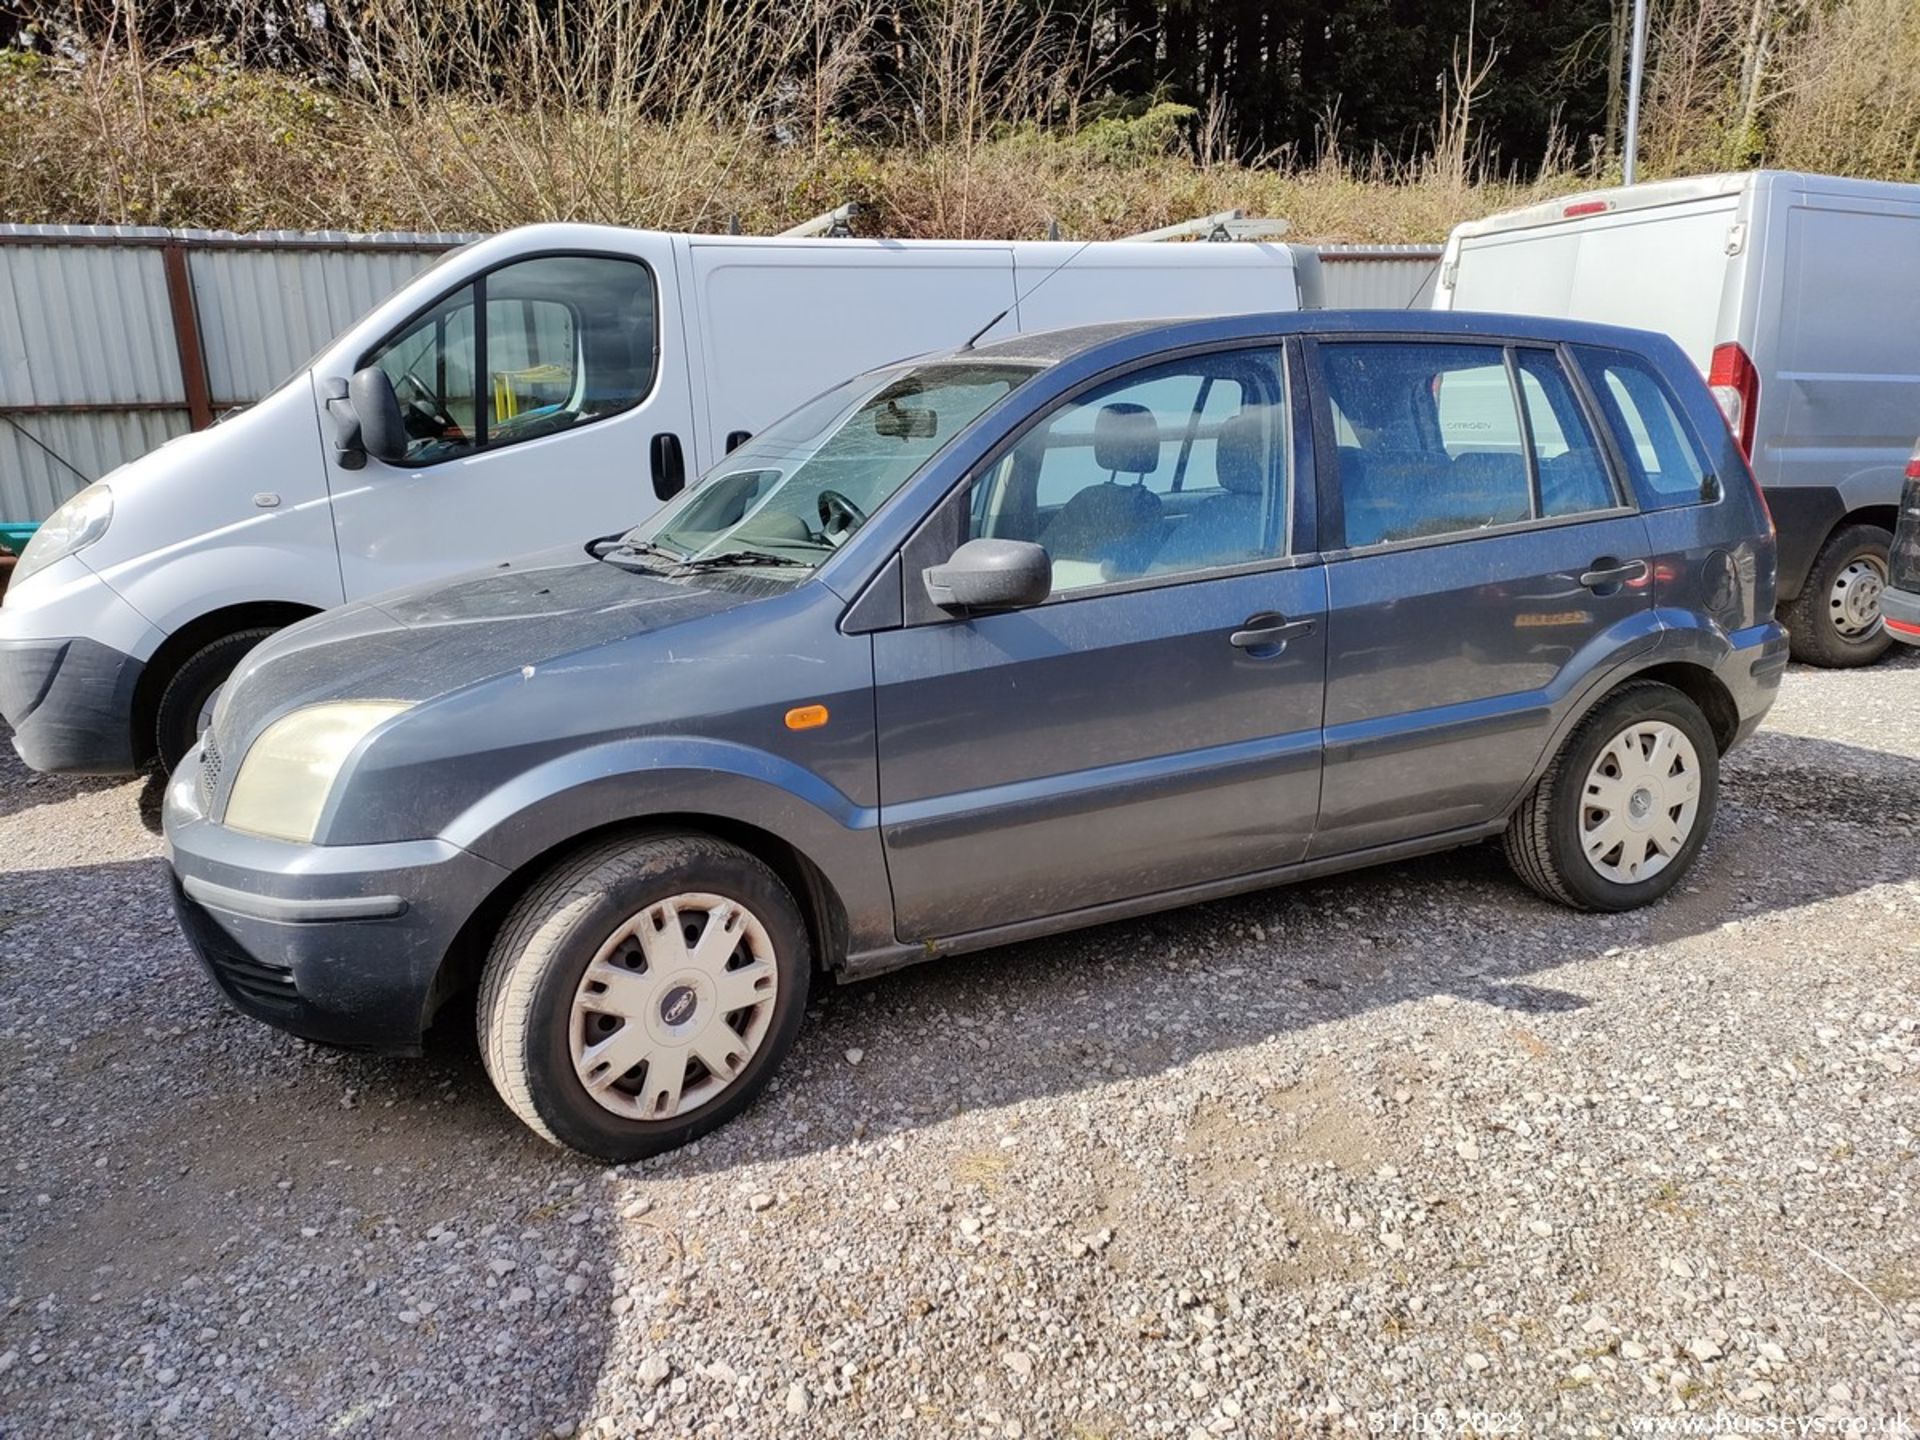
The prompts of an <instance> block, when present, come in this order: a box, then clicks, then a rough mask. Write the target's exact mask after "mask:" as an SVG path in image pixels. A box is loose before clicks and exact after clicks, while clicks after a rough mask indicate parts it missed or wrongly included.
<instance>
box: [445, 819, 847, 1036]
mask: <svg viewBox="0 0 1920 1440" xmlns="http://www.w3.org/2000/svg"><path fill="white" fill-rule="evenodd" d="M662 835H705V836H709V837H711V838H712V839H715V840H722V841H725V842H726V843H728V844H730V845H735V846H738V847H739V848H740V849H742V850H744V851H746V852H747V853H748V854H749V855H751V856H753V857H754V858H755V859H757V860H759V861H761V862H762V863H764V864H765V865H766V866H767V867H768V868H769V869H770V870H772V871H773V873H774V874H775V875H777V876H779V877H780V883H781V884H783V885H785V886H786V887H787V890H788V891H789V892H790V893H791V894H792V896H793V898H794V902H795V903H796V904H797V905H798V906H799V907H800V917H801V919H802V921H803V922H804V923H805V924H806V927H807V942H808V944H809V945H810V946H811V947H812V950H813V958H814V969H815V971H816V972H826V971H830V970H833V969H835V968H837V966H838V964H839V961H840V959H841V958H843V957H844V956H845V954H846V951H847V939H848V934H849V929H850V927H849V924H848V920H847V908H846V903H845V901H844V900H843V899H842V898H841V896H840V893H839V891H838V890H837V889H836V888H835V887H834V884H833V882H832V881H831V880H829V879H828V878H827V876H826V874H825V873H824V872H823V871H822V870H821V869H820V867H819V866H818V865H816V864H814V863H813V861H811V860H809V859H808V858H807V857H806V855H805V854H804V853H803V852H802V851H801V850H800V848H799V847H798V846H796V845H794V844H793V843H792V842H791V841H789V840H786V839H783V838H782V837H781V836H779V835H776V834H774V833H773V832H772V831H771V830H766V829H763V828H761V827H760V826H758V825H754V824H751V823H749V822H746V821H743V820H737V819H733V818H731V817H728V816H721V815H708V814H699V813H692V812H680V813H667V814H660V815H648V816H645V817H643V818H635V819H626V820H613V821H609V822H607V823H606V824H602V825H597V826H594V827H593V828H592V829H589V830H583V831H581V832H580V833H579V834H577V835H572V836H569V837H568V838H567V839H565V840H561V841H558V842H557V843H555V844H553V845H550V846H548V847H547V848H546V849H545V850H543V851H541V852H540V853H539V854H537V855H534V856H533V857H531V858H530V859H528V860H527V861H526V862H525V863H523V864H522V865H520V866H519V867H518V868H516V869H515V870H514V871H513V872H512V873H511V874H509V875H508V876H507V877H506V878H505V879H504V880H502V881H501V882H500V883H499V884H498V885H496V886H495V887H494V889H493V890H492V892H491V893H490V894H489V895H488V896H487V898H486V899H485V900H483V901H481V902H480V904H479V906H477V907H476V908H475V910H474V912H473V914H472V915H470V916H468V917H467V921H466V923H465V924H464V925H462V926H461V927H460V930H459V933H458V934H456V935H455V936H454V940H453V943H452V944H451V945H449V946H448V947H447V953H446V955H445V956H444V957H443V958H442V959H441V962H440V966H439V969H438V970H437V971H436V972H435V974H434V979H433V985H432V987H431V988H430V989H429V991H428V994H427V1001H426V1007H425V1010H424V1013H423V1014H422V1015H421V1029H422V1030H425V1029H426V1027H427V1026H428V1025H429V1024H431V1023H432V1021H433V1017H434V1016H435V1015H436V1014H437V1013H438V1012H439V1011H440V1010H441V1009H442V1007H444V1006H445V1005H446V1003H447V1002H448V1001H449V1000H451V999H453V998H454V997H455V996H457V995H460V994H461V993H463V992H465V991H468V990H471V989H472V988H473V987H474V985H475V984H476V983H477V982H478V980H479V978H480V972H481V969H482V968H483V967H484V965H485V964H486V959H487V949H488V946H489V945H490V944H491V943H492V940H493V937H494V935H495V934H496V933H497V932H498V931H499V929H500V926H501V925H502V923H504V921H505V919H506V916H507V913H508V912H509V911H511V910H512V909H513V907H514V905H516V904H517V903H518V902H519V900H520V898H521V897H522V896H523V895H525V894H526V893H527V892H528V891H529V890H530V889H532V888H533V887H534V886H535V885H536V884H538V883H539V881H540V880H541V878H542V877H543V876H545V875H547V874H548V873H550V872H551V871H552V870H553V868H554V867H555V866H556V865H560V864H563V863H564V862H565V861H566V860H567V859H568V858H569V857H570V856H572V855H575V854H578V853H579V852H580V851H582V850H585V849H588V848H590V847H592V846H595V845H603V844H605V843H606V842H607V841H609V840H613V839H617V838H627V839H631V840H635V841H639V840H646V839H651V838H654V837H658V836H662Z"/></svg>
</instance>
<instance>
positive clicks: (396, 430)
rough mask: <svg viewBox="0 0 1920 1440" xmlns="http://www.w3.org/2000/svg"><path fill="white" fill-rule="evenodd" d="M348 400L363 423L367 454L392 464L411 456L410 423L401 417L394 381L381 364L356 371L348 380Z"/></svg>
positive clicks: (361, 428) (363, 436)
mask: <svg viewBox="0 0 1920 1440" xmlns="http://www.w3.org/2000/svg"><path fill="white" fill-rule="evenodd" d="M347 400H348V403H350V404H351V405H352V406H353V414H354V418H355V419H357V420H358V421H359V422H360V444H361V446H362V447H363V448H364V449H365V450H366V452H367V454H369V455H371V456H373V457H374V458H375V459H376V460H384V461H386V462H387V464H389V465H398V464H399V463H400V462H401V461H402V460H405V459H406V458H407V442H408V435H407V423H406V421H405V420H403V419H402V418H401V416H400V397H399V396H398V395H395V394H394V393H393V381H392V380H391V379H389V378H388V376H387V372H386V371H384V370H382V369H381V368H380V367H379V366H377V365H369V366H368V367H367V368H366V369H364V370H356V371H355V372H354V375H353V379H351V380H349V381H348V382H347Z"/></svg>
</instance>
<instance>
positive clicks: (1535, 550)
mask: <svg viewBox="0 0 1920 1440" xmlns="http://www.w3.org/2000/svg"><path fill="white" fill-rule="evenodd" d="M1310 348H1311V350H1312V353H1313V362H1314V369H1313V376H1314V391H1315V413H1316V424H1317V426H1318V427H1319V428H1318V434H1319V436H1320V438H1321V440H1322V447H1323V451H1324V452H1326V453H1330V454H1331V456H1332V459H1333V463H1332V464H1331V465H1326V466H1323V468H1322V474H1323V476H1324V481H1323V490H1322V495H1321V500H1322V504H1321V518H1322V526H1323V531H1322V540H1323V544H1325V545H1326V546H1327V547H1329V549H1330V551H1331V552H1332V553H1330V554H1329V555H1328V560H1327V565H1326V576H1327V592H1328V616H1327V646H1328V653H1327V710H1326V772H1325V779H1324V786H1323V797H1322V801H1321V809H1320V818H1319V824H1318V827H1317V831H1316V834H1315V836H1314V840H1313V844H1312V850H1311V853H1312V854H1313V855H1314V856H1315V857H1319V856H1325V855H1335V854H1341V853H1344V852H1348V851H1354V850H1362V849H1366V848H1368V847H1371V846H1377V845H1387V844H1391V843H1393V842H1395V841H1400V840H1407V839H1412V838H1417V837H1424V836H1429V835H1438V834H1443V833H1446V832H1448V831H1455V830H1462V829H1467V828H1470V827H1472V826H1475V825H1480V824H1483V823H1486V822H1488V821H1490V820H1493V819H1497V818H1498V817H1499V816H1500V815H1501V814H1502V813H1504V811H1505V809H1506V808H1507V806H1508V805H1509V804H1510V803H1511V802H1512V801H1513V799H1514V798H1515V796H1516V795H1517V794H1518V793H1519V791H1520V788H1521V787H1522V786H1523V785H1524V784H1525V782H1526V780H1527V778H1528V777H1529V776H1530V775H1531V773H1532V772H1533V769H1534V766H1535V764H1536V762H1537V761H1538V760H1539V758H1540V756H1541V753H1542V751H1543V749H1544V747H1545V745H1546V743H1547V739H1548V736H1549V734H1550V733H1551V730H1552V727H1553V724H1554V722H1555V720H1556V719H1557V718H1558V717H1559V716H1560V715H1562V714H1564V713H1565V708H1566V706H1567V705H1568V704H1569V703H1570V701H1571V700H1572V699H1573V698H1575V697H1576V696H1577V694H1578V693H1580V687H1582V686H1583V685H1584V684H1585V683H1587V682H1588V681H1590V680H1591V679H1593V678H1594V675H1595V673H1596V670H1597V669H1604V668H1606V667H1608V666H1610V665H1613V664H1616V663H1618V660H1619V659H1620V657H1621V656H1623V655H1625V654H1631V653H1634V652H1636V651H1637V650H1639V649H1642V648H1646V647H1649V646H1651V645H1652V644H1653V642H1654V639H1655V638H1656V636H1657V633H1658V622H1657V621H1656V619H1655V618H1654V615H1653V609H1652V587H1651V585H1650V583H1649V579H1650V567H1649V564H1648V555H1649V540H1648V536H1647V530H1646V526H1645V523H1644V521H1643V520H1642V518H1641V516H1640V514H1639V513H1638V512H1637V510H1636V509H1635V508H1634V506H1633V503H1632V499H1631V497H1632V493H1633V492H1632V489H1631V487H1630V486H1629V485H1627V484H1626V483H1624V477H1621V476H1619V475H1616V474H1615V473H1614V472H1613V470H1612V468H1611V466H1610V465H1609V463H1608V460H1607V457H1606V454H1605V452H1604V451H1603V449H1602V447H1601V446H1600V444H1599V443H1598V441H1597V440H1596V438H1595V436H1596V434H1597V433H1598V431H1597V427H1596V426H1595V424H1594V422H1593V418H1592V414H1591V408H1590V399H1589V397H1588V396H1587V395H1586V393H1585V392H1584V391H1583V390H1582V389H1581V387H1580V385H1579V383H1578V382H1577V381H1576V380H1575V379H1574V377H1573V376H1572V374H1571V372H1570V370H1569V367H1568V366H1567V365H1566V363H1565V361H1564V359H1563V357H1562V355H1561V354H1560V352H1559V351H1558V350H1557V349H1556V348H1555V347H1552V346H1543V345H1537V344H1500V343H1463V342H1459V341H1456V340H1452V339H1447V340H1435V339H1421V338H1385V337H1380V338H1374V337H1365V336H1361V337H1355V338H1353V339H1351V340H1349V339H1341V340H1337V341H1336V340H1332V339H1327V340H1323V341H1320V342H1318V343H1316V344H1315V345H1313V346H1312V347H1310ZM1333 547H1340V548H1338V549H1337V550H1335V549H1333Z"/></svg>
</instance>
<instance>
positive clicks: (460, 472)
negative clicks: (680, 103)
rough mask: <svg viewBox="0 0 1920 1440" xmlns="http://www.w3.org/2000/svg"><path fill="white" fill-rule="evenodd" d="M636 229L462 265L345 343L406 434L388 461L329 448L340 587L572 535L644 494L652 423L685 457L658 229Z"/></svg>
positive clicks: (585, 532) (373, 586) (625, 511)
mask: <svg viewBox="0 0 1920 1440" xmlns="http://www.w3.org/2000/svg"><path fill="white" fill-rule="evenodd" d="M637 243H638V244H639V245H640V248H641V249H642V250H643V251H646V250H648V247H651V251H650V252H649V253H645V254H640V253H632V254H629V253H621V254H615V253H605V254H586V253H574V252H568V253H551V254H539V255H529V256H525V257H522V258H519V259H516V260H512V261H509V262H507V263H505V264H502V265H499V266H496V267H494V268H493V269H491V270H489V271H487V272H485V273H484V274H481V275H478V276H469V277H468V278H466V279H465V280H463V281H461V282H460V283H459V284H458V285H456V286H454V287H452V288H451V289H450V290H448V291H447V293H445V294H443V295H442V296H440V297H439V298H438V299H437V300H436V301H435V302H434V303H433V304H432V305H430V306H428V307H427V308H426V309H425V310H424V311H422V312H421V313H419V314H417V315H415V316H413V317H412V318H411V319H409V320H407V321H406V322H404V323H403V324H401V325H400V326H399V327H398V328H397V329H396V330H395V331H394V332H393V333H392V334H390V335H388V336H387V337H386V338H385V339H384V340H382V341H381V342H380V343H379V344H377V345H375V346H374V347H372V349H371V350H369V351H368V353H366V354H365V355H363V356H361V357H360V358H359V360H358V361H357V364H358V365H359V366H362V367H364V366H376V367H378V368H380V369H382V370H384V371H385V372H386V373H387V377H388V379H389V381H390V382H391V383H392V384H393V386H394V390H395V392H396V396H397V398H398V399H399V402H400V407H401V414H402V417H403V419H404V421H405V424H406V427H407V431H408V435H409V437H410V443H409V446H408V452H407V455H406V458H405V459H404V460H402V461H401V462H400V463H398V464H388V463H386V462H385V461H382V460H380V459H378V458H376V457H374V456H367V457H366V458H365V463H364V464H362V465H360V466H358V467H357V468H348V466H347V465H345V464H343V463H342V457H341V456H340V455H339V453H338V452H331V453H330V456H329V460H328V471H327V483H328V488H329V490H330V493H331V498H332V509H333V517H334V532H335V536H336V538H337V540H338V542H339V547H340V570H341V579H342V582H343V584H344V586H345V590H346V594H347V597H348V598H349V599H352V598H354V597H355V596H358V595H363V594H366V593H368V592H370V591H375V590H384V589H388V588H390V587H393V586H397V585H402V584H407V583H411V582H413V581H417V580H424V579H428V578H431V577H433V576H436V575H442V574H448V573H451V572H454V571H458V570H462V569H466V568H469V567H471V566H475V565H481V564H485V563H487V562H489V561H493V560H499V559H503V558H505V557H506V556H508V555H513V554H517V553H520V552H522V551H528V550H536V549H540V548H543V547H545V546H550V545H560V544H577V543H579V542H581V541H583V540H585V539H587V538H589V537H591V536H594V535H601V534H605V533H607V532H609V531H612V530H618V529H622V528H624V527H626V526H628V525H631V524H633V523H634V522H635V521H638V520H640V519H642V518H643V517H645V516H646V515H647V514H648V513H649V512H650V511H651V510H653V508H654V507H655V506H656V505H658V504H659V503H660V500H661V499H662V498H664V496H663V495H661V494H660V493H659V491H658V488H657V487H656V485H655V483H654V476H653V473H652V467H651V464H650V459H651V455H652V453H653V448H654V447H653V441H654V437H655V436H666V437H671V443H672V445H673V446H677V447H678V448H679V451H680V454H681V455H682V456H683V457H684V456H687V455H688V454H689V453H690V452H689V451H688V450H687V448H686V447H687V446H688V445H689V443H690V442H691V439H692V427H691V409H690V404H689V400H688V382H687V370H686V361H685V358H684V355H683V354H682V351H681V347H680V345H679V344H678V343H676V340H675V337H678V336H679V335H680V333H681V322H680V316H679V313H678V307H677V305H676V303H675V295H674V290H673V287H672V277H673V274H674V270H673V266H672V263H671V251H670V245H671V241H670V240H669V238H668V237H665V236H659V237H641V238H640V240H639V241H638V242H637ZM318 378H319V381H320V384H321V385H322V387H323V389H324V388H325V387H326V386H327V384H328V383H329V381H330V380H331V381H332V383H333V384H334V386H335V388H339V387H342V386H344V377H324V376H322V377H318ZM328 429H329V431H330V430H331V425H330V424H329V426H328ZM330 449H331V447H330Z"/></svg>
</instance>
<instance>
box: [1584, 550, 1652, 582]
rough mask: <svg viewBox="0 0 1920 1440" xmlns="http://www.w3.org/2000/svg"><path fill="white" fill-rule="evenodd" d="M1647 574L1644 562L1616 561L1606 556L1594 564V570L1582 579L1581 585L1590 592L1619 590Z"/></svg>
mask: <svg viewBox="0 0 1920 1440" xmlns="http://www.w3.org/2000/svg"><path fill="white" fill-rule="evenodd" d="M1646 573H1647V562H1646V561H1644V560H1628V561H1624V562H1622V561H1619V560H1615V559H1614V558H1613V557H1612V556H1605V557H1603V558H1601V559H1599V560H1596V561H1594V562H1593V568H1592V569H1591V570H1589V571H1587V572H1586V573H1585V574H1584V575H1582V576H1581V577H1580V583H1581V584H1582V585H1584V586H1586V587H1587V589H1589V590H1607V589H1617V588H1618V587H1620V586H1622V585H1625V584H1626V583H1627V582H1628V581H1630V580H1639V579H1643V578H1644V577H1645V576H1646Z"/></svg>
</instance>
